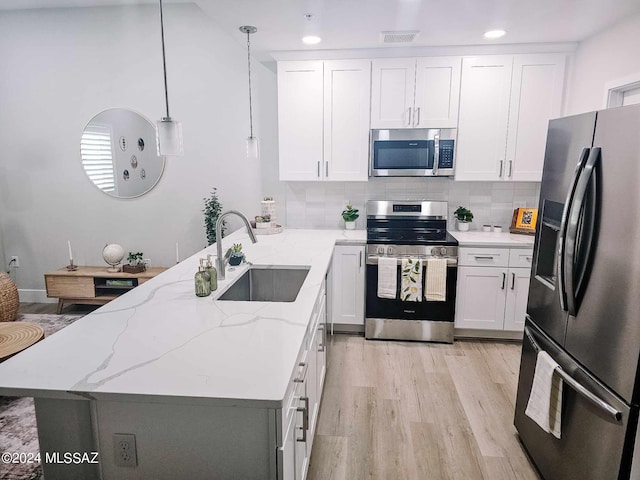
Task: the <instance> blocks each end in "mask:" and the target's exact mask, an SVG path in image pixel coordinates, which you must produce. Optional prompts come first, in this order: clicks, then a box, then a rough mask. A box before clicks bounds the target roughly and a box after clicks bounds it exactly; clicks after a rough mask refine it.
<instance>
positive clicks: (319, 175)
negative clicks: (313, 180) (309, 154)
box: [318, 160, 320, 178]
mask: <svg viewBox="0 0 640 480" xmlns="http://www.w3.org/2000/svg"><path fill="white" fill-rule="evenodd" d="M318 178H320V160H318Z"/></svg>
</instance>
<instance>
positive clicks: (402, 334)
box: [365, 200, 458, 343]
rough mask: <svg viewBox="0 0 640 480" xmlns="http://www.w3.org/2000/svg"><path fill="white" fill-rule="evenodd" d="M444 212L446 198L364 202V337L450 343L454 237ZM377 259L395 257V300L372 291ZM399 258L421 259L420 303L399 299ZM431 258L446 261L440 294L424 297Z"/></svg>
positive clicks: (376, 285)
mask: <svg viewBox="0 0 640 480" xmlns="http://www.w3.org/2000/svg"><path fill="white" fill-rule="evenodd" d="M447 213H448V209H447V202H430V201H410V200H409V201H406V200H404V201H380V200H372V201H369V202H367V258H366V278H367V289H366V306H365V337H366V338H368V339H388V340H392V339H394V340H420V341H433V342H447V343H452V342H453V320H454V315H455V303H456V281H457V273H458V272H457V269H458V241H457V240H456V239H455V238H453V236H452V235H451V234H450V233H449V232H447ZM382 258H392V259H395V260H396V265H397V266H396V272H395V275H396V281H395V284H396V285H397V291H396V295H395V298H388V295H387V298H382V296H381V295H380V292H379V290H378V289H379V278H378V276H379V269H378V264H379V263H380V260H381V259H382ZM403 258H405V259H420V260H421V261H422V262H423V266H422V280H421V285H420V286H419V292H420V295H419V296H420V301H403V300H401V299H400V298H401V292H400V285H401V283H402V272H401V265H402V259H403ZM435 258H437V259H445V260H446V280H445V282H446V287H445V297H444V298H443V299H442V300H440V301H427V300H426V298H425V297H424V296H423V295H422V292H424V287H425V281H426V278H427V273H426V268H425V266H426V265H427V261H428V260H429V259H435ZM384 263H387V264H389V263H391V262H390V261H386V262H384ZM443 268H444V267H443Z"/></svg>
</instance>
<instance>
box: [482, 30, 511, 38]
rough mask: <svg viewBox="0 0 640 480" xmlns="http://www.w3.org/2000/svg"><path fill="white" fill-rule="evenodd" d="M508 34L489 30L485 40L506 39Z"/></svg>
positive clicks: (502, 31)
mask: <svg viewBox="0 0 640 480" xmlns="http://www.w3.org/2000/svg"><path fill="white" fill-rule="evenodd" d="M506 34H507V32H505V31H504V30H489V31H488V32H484V38H488V39H491V40H493V39H496V38H500V37H504V36H505V35H506Z"/></svg>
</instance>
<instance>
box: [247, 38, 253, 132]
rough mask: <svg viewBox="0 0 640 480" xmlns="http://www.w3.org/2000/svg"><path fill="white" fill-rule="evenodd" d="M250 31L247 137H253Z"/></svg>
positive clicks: (249, 44) (248, 46) (249, 42)
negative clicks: (248, 134)
mask: <svg viewBox="0 0 640 480" xmlns="http://www.w3.org/2000/svg"><path fill="white" fill-rule="evenodd" d="M250 36H251V33H250V32H249V31H248V30H247V66H248V68H249V132H250V136H249V138H253V108H252V106H251V41H250V40H249V38H250Z"/></svg>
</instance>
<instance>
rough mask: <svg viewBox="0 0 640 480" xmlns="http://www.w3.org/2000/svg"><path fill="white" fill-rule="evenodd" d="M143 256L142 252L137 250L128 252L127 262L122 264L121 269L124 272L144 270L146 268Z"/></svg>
mask: <svg viewBox="0 0 640 480" xmlns="http://www.w3.org/2000/svg"><path fill="white" fill-rule="evenodd" d="M143 256H144V255H143V253H142V252H137V253H133V252H129V255H128V256H127V262H129V263H128V264H127V265H123V266H122V271H123V272H124V273H142V272H144V271H145V270H146V269H147V268H146V266H145V264H144V258H142V257H143Z"/></svg>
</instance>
